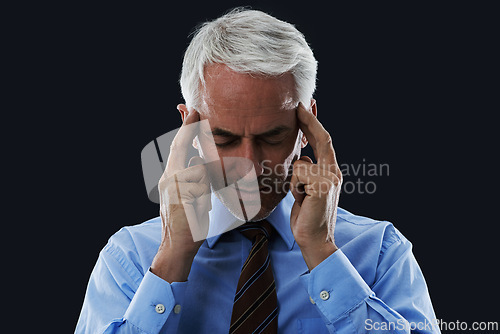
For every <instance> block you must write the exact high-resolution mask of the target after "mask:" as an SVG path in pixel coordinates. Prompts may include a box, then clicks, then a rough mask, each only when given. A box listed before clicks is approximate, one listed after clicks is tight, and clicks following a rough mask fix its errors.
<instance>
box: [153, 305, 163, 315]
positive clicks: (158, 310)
mask: <svg viewBox="0 0 500 334" xmlns="http://www.w3.org/2000/svg"><path fill="white" fill-rule="evenodd" d="M155 311H156V313H159V314H162V313H163V312H165V306H164V305H163V304H157V305H156V306H155Z"/></svg>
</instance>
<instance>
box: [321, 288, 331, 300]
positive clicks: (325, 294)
mask: <svg viewBox="0 0 500 334" xmlns="http://www.w3.org/2000/svg"><path fill="white" fill-rule="evenodd" d="M319 298H321V299H323V300H327V299H328V298H330V294H329V293H328V291H326V290H323V291H321V292H320V293H319Z"/></svg>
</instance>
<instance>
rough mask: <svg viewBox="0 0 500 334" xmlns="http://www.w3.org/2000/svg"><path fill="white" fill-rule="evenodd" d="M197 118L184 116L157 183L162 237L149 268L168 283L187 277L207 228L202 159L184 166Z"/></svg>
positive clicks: (206, 185)
mask: <svg viewBox="0 0 500 334" xmlns="http://www.w3.org/2000/svg"><path fill="white" fill-rule="evenodd" d="M199 120H200V118H199V114H198V112H197V111H194V110H193V111H191V113H189V115H188V116H186V118H185V119H184V123H183V125H182V126H181V128H180V129H179V132H178V133H177V135H176V136H175V138H174V141H173V142H172V145H171V147H170V155H169V157H168V162H167V167H166V168H165V171H164V173H163V175H162V177H161V179H160V181H159V183H158V191H159V193H160V216H161V220H162V239H161V244H160V247H159V249H158V252H157V254H156V256H155V258H154V259H153V263H152V264H151V271H152V272H153V273H154V274H155V275H157V276H159V277H161V278H163V279H164V280H166V281H167V282H183V281H186V280H187V278H188V275H189V271H190V270H191V265H192V262H193V259H194V257H195V255H196V253H197V252H198V249H199V248H200V246H201V244H202V243H203V239H204V238H205V236H206V234H207V231H206V229H208V211H209V210H210V205H211V203H210V196H209V195H210V183H209V181H208V176H207V173H206V170H205V166H204V165H203V164H202V163H203V160H202V159H201V158H199V157H193V158H191V160H190V161H189V167H188V168H185V165H184V164H185V161H186V158H187V154H188V148H189V146H191V144H192V142H193V139H194V137H196V135H197V134H198V133H199V124H200V122H199ZM194 240H199V241H194Z"/></svg>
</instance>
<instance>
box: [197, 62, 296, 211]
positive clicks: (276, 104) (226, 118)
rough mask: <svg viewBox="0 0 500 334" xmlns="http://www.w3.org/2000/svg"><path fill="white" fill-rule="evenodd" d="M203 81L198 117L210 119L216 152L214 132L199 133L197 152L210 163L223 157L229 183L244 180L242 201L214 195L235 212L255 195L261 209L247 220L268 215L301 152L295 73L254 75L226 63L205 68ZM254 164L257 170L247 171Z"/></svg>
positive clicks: (240, 195) (283, 194)
mask: <svg viewBox="0 0 500 334" xmlns="http://www.w3.org/2000/svg"><path fill="white" fill-rule="evenodd" d="M205 80H206V90H205V91H204V92H203V95H202V96H203V99H202V101H203V103H202V106H201V107H200V110H198V112H199V113H200V120H204V119H207V120H208V121H209V123H210V131H211V135H212V136H213V141H214V142H215V147H216V151H215V150H214V149H213V142H212V143H211V145H209V143H210V142H211V140H210V139H209V138H210V136H209V135H210V134H208V136H207V134H204V133H203V132H202V133H201V134H200V135H199V136H198V143H197V145H198V150H199V152H200V155H201V156H202V157H203V158H205V160H207V161H213V160H217V159H221V160H223V159H224V158H225V159H224V160H223V161H224V163H223V170H224V172H225V175H224V179H225V180H224V182H225V183H226V184H232V183H234V182H235V181H238V180H240V181H239V182H238V185H239V198H238V201H235V199H234V198H224V196H221V195H220V194H217V191H216V192H215V193H216V194H217V195H218V197H219V199H220V200H221V201H222V202H223V203H224V204H225V206H226V207H228V209H229V210H230V211H231V212H233V214H234V211H235V210H232V207H233V206H234V205H235V203H236V204H241V201H243V202H244V203H245V206H247V208H248V205H252V203H254V202H255V201H256V199H257V203H259V204H256V205H260V210H259V208H258V207H257V210H253V212H258V214H257V215H256V216H254V217H253V218H252V217H248V219H249V220H254V221H256V220H261V219H264V218H266V217H267V216H268V215H269V214H270V213H271V212H272V211H273V210H274V209H275V208H276V206H277V205H278V204H279V202H280V201H281V200H282V199H283V197H284V196H285V195H286V193H287V192H288V185H289V180H290V178H291V167H292V164H293V162H294V161H295V160H296V159H298V157H299V156H300V149H301V138H302V133H301V132H300V131H299V129H298V124H297V118H296V108H297V104H298V102H297V99H296V97H295V86H294V80H293V77H292V75H291V74H285V75H283V76H280V77H278V78H265V77H260V76H251V75H248V74H241V73H236V72H234V71H232V70H231V69H229V68H228V67H226V66H224V65H210V66H207V68H206V69H205ZM210 147H212V148H210ZM217 155H218V156H217ZM228 157H236V158H245V159H227V158H228ZM231 161H234V162H231ZM245 162H247V163H245ZM252 165H253V167H254V168H255V174H253V173H250V174H248V171H249V169H251V168H249V167H251V166H252ZM210 174H212V173H210V170H209V175H210ZM255 177H256V179H255ZM218 179H219V180H220V179H221V177H218ZM252 179H253V180H252ZM241 181H243V182H241ZM245 181H248V182H245ZM256 181H257V182H256ZM215 182H217V181H215ZM246 184H248V185H249V186H248V187H245V185H246ZM251 185H253V187H252V186H251ZM259 197H260V201H258V198H259ZM238 202H239V203H238ZM239 218H241V217H239Z"/></svg>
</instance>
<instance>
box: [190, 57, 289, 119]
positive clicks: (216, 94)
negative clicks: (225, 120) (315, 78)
mask: <svg viewBox="0 0 500 334" xmlns="http://www.w3.org/2000/svg"><path fill="white" fill-rule="evenodd" d="M295 95H296V94H295V82H294V78H293V76H292V75H291V74H290V73H285V74H283V75H280V76H274V77H270V76H262V75H254V74H248V73H238V72H235V71H233V70H231V69H230V68H229V67H227V66H225V65H221V64H213V65H209V66H207V68H206V69H205V87H204V89H203V90H202V95H201V97H202V99H201V106H200V110H199V112H200V113H201V114H204V115H205V116H207V117H211V116H217V117H223V116H224V117H238V118H245V119H246V118H251V117H257V116H259V117H260V116H266V115H271V114H280V113H283V112H286V111H290V110H295V109H296V107H297V105H298V99H296V96H295Z"/></svg>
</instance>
